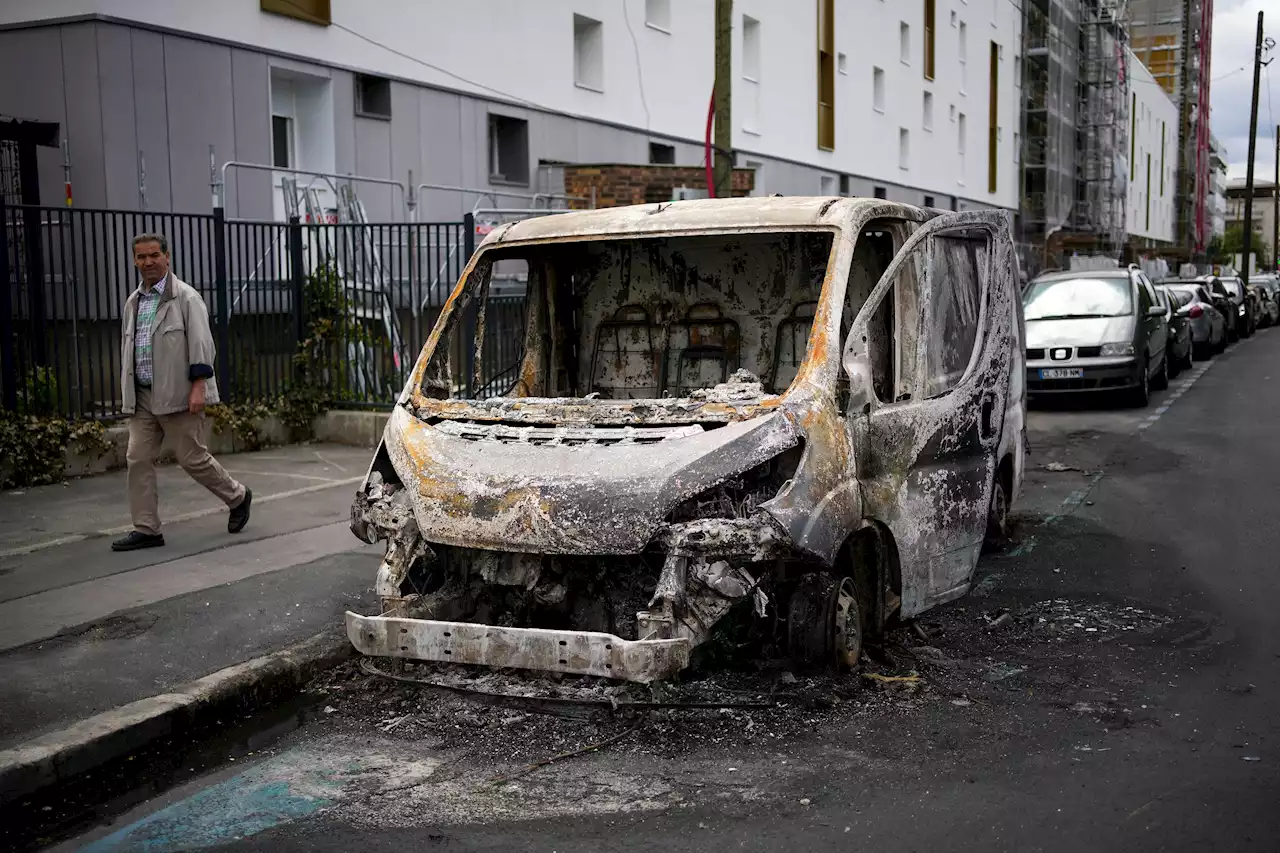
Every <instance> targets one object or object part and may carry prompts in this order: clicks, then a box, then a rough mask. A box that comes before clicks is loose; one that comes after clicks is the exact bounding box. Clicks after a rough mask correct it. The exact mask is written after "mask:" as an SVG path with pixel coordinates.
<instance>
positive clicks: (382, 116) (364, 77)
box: [353, 74, 392, 121]
mask: <svg viewBox="0 0 1280 853" xmlns="http://www.w3.org/2000/svg"><path fill="white" fill-rule="evenodd" d="M369 82H376V83H378V84H380V85H385V86H386V88H387V111H386V112H385V113H383V112H378V111H377V110H373V109H370V108H369V105H368V104H367V103H365V84H366V83H369ZM353 83H354V86H355V98H354V100H355V112H356V115H357V116H359V117H360V118H370V119H376V120H377V121H391V114H392V110H391V79H390V78H389V77H380V76H378V75H376V74H356V75H354V76H353Z"/></svg>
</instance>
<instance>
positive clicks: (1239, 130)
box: [1209, 0, 1280, 178]
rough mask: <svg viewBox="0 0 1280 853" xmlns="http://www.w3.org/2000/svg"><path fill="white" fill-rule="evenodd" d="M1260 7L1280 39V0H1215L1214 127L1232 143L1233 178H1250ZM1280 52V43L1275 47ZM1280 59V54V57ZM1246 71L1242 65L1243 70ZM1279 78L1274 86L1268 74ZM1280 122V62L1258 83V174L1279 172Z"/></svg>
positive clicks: (1229, 157)
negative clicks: (1278, 136) (1278, 140)
mask: <svg viewBox="0 0 1280 853" xmlns="http://www.w3.org/2000/svg"><path fill="white" fill-rule="evenodd" d="M1258 12H1262V13H1263V33H1264V34H1265V35H1268V36H1271V37H1272V38H1274V39H1276V41H1277V42H1280V0H1214V4H1213V58H1212V64H1211V66H1210V76H1211V78H1212V81H1213V82H1212V83H1211V84H1210V87H1209V91H1210V94H1211V95H1212V97H1213V132H1214V135H1216V136H1217V137H1218V139H1219V140H1221V141H1222V143H1223V144H1224V145H1226V146H1227V161H1228V162H1229V164H1230V169H1229V172H1228V175H1229V177H1232V178H1235V177H1241V178H1242V177H1244V175H1245V167H1246V164H1247V163H1248V162H1249V101H1250V98H1251V97H1252V94H1253V70H1252V64H1253V45H1254V38H1255V36H1256V35H1257V27H1258ZM1272 53H1273V54H1280V48H1278V49H1277V50H1275V51H1272ZM1277 58H1278V59H1280V56H1277ZM1242 68H1243V69H1244V70H1240V69H1242ZM1268 77H1274V78H1275V79H1274V80H1272V81H1271V86H1270V90H1271V93H1274V96H1275V97H1274V98H1272V97H1271V96H1270V93H1269V92H1268V86H1267V78H1268ZM1277 122H1280V62H1275V63H1273V64H1272V65H1271V66H1269V67H1267V68H1263V69H1262V78H1261V80H1260V82H1259V85H1258V142H1257V149H1258V150H1257V153H1256V154H1255V155H1254V163H1255V165H1254V170H1255V177H1259V176H1265V177H1271V176H1272V175H1273V174H1274V173H1275V127H1276V123H1277Z"/></svg>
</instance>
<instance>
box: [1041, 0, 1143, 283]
mask: <svg viewBox="0 0 1280 853" xmlns="http://www.w3.org/2000/svg"><path fill="white" fill-rule="evenodd" d="M1023 9H1024V15H1025V20H1024V24H1023V34H1024V36H1023V37H1024V45H1023V60H1024V61H1023V68H1024V80H1023V97H1024V100H1025V103H1024V111H1023V114H1024V119H1023V120H1024V125H1023V134H1024V139H1025V140H1026V142H1025V147H1024V150H1023V192H1022V223H1021V226H1022V227H1021V237H1020V242H1021V252H1020V254H1021V260H1022V261H1023V264H1024V267H1025V268H1026V269H1027V270H1028V272H1030V273H1032V274H1034V272H1035V271H1036V270H1038V269H1040V268H1042V267H1044V266H1057V265H1060V262H1061V259H1060V258H1059V257H1057V255H1058V254H1059V252H1058V251H1056V250H1055V247H1057V248H1058V249H1061V247H1062V246H1064V245H1068V244H1069V245H1071V246H1072V247H1073V248H1075V249H1077V250H1084V251H1086V252H1089V253H1096V254H1101V255H1106V256H1109V257H1113V258H1119V256H1120V254H1121V252H1122V250H1123V249H1124V246H1125V241H1126V231H1125V208H1126V189H1127V187H1126V184H1127V178H1128V163H1127V160H1126V159H1125V158H1126V156H1127V152H1128V150H1129V146H1128V141H1129V123H1128V117H1129V75H1128V68H1127V62H1126V59H1125V56H1126V54H1125V48H1126V45H1127V42H1128V28H1127V22H1128V2H1127V0H1026V2H1025V3H1024V5H1023Z"/></svg>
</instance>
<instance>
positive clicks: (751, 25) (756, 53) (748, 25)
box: [742, 15, 760, 82]
mask: <svg viewBox="0 0 1280 853" xmlns="http://www.w3.org/2000/svg"><path fill="white" fill-rule="evenodd" d="M742 76H743V77H746V78H747V79H748V80H752V81H754V82H759V81H760V22H759V21H757V20H756V19H755V18H751V17H748V16H746V15H743V16H742Z"/></svg>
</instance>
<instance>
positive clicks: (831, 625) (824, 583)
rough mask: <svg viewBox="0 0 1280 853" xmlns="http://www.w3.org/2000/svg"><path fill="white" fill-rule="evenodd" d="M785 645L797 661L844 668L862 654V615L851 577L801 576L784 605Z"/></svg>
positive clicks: (850, 666)
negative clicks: (786, 604)
mask: <svg viewBox="0 0 1280 853" xmlns="http://www.w3.org/2000/svg"><path fill="white" fill-rule="evenodd" d="M787 645H788V647H789V650H790V652H791V656H792V657H793V658H795V659H796V661H797V662H798V663H800V664H804V665H807V666H816V667H831V668H834V669H836V670H847V669H851V668H853V666H854V665H856V664H857V663H858V658H860V657H861V656H862V617H861V615H860V614H859V613H858V599H857V595H856V593H855V591H854V586H853V579H852V578H841V579H840V580H836V579H835V578H834V577H832V576H831V575H829V574H827V573H825V572H823V573H817V574H812V575H808V576H806V577H805V578H803V579H801V581H800V583H799V584H797V586H796V588H795V590H794V591H793V592H792V593H791V601H790V602H789V603H788V606H787Z"/></svg>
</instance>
